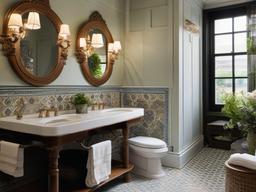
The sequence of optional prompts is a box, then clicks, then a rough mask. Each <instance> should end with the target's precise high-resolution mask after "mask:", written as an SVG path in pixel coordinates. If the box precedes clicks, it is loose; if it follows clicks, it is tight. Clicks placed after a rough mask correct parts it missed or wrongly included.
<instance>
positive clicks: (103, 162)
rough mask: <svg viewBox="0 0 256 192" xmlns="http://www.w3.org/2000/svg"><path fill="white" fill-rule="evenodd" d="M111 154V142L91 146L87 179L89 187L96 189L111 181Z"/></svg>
mask: <svg viewBox="0 0 256 192" xmlns="http://www.w3.org/2000/svg"><path fill="white" fill-rule="evenodd" d="M111 153H112V147H111V141H110V140H107V141H104V142H101V143H97V144H94V145H92V146H91V149H90V150H89V157H88V161H87V166H86V167H87V176H86V179H85V182H86V185H87V186H88V187H94V186H95V185H98V184H100V183H101V182H103V181H105V180H107V179H109V175H110V174H111Z"/></svg>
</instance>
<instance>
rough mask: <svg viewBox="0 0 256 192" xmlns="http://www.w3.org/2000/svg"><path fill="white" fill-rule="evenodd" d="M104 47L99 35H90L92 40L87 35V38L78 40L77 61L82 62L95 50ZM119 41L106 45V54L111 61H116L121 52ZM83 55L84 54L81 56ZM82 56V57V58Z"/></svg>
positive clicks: (101, 37)
mask: <svg viewBox="0 0 256 192" xmlns="http://www.w3.org/2000/svg"><path fill="white" fill-rule="evenodd" d="M103 46H104V41H103V36H102V34H100V33H98V34H97V33H95V34H93V35H92V39H90V36H89V35H88V36H87V38H80V39H79V47H80V49H79V50H78V53H77V55H79V58H80V59H79V60H84V59H86V58H88V57H90V56H91V55H92V53H94V51H95V49H98V48H101V47H103ZM121 49H122V47H121V43H120V41H115V42H114V43H109V44H108V53H109V54H110V58H111V60H116V59H117V58H118V55H119V53H120V51H121ZM81 53H84V54H81ZM82 55H83V57H82Z"/></svg>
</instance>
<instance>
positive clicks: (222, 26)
mask: <svg viewBox="0 0 256 192" xmlns="http://www.w3.org/2000/svg"><path fill="white" fill-rule="evenodd" d="M213 28H214V33H213V35H212V36H213V37H212V38H214V50H213V51H212V52H213V54H212V58H213V63H214V70H213V71H214V82H213V83H214V85H213V89H214V92H215V93H214V98H215V101H214V104H215V105H221V104H223V99H222V98H223V95H224V94H225V93H234V94H235V93H239V92H242V91H243V92H247V89H248V86H247V79H248V77H247V60H248V59H247V33H248V31H247V16H246V15H241V16H234V17H227V18H222V19H214V27H213Z"/></svg>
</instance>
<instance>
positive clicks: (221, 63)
mask: <svg viewBox="0 0 256 192" xmlns="http://www.w3.org/2000/svg"><path fill="white" fill-rule="evenodd" d="M215 77H232V57H231V56H219V57H215Z"/></svg>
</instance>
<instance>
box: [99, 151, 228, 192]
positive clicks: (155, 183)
mask: <svg viewBox="0 0 256 192" xmlns="http://www.w3.org/2000/svg"><path fill="white" fill-rule="evenodd" d="M229 156H230V152H229V151H225V150H219V149H213V148H204V149H202V150H201V152H200V153H198V155H197V156H195V157H194V158H193V159H192V160H191V161H190V162H189V163H188V164H187V165H186V166H185V167H184V168H183V169H182V170H178V169H171V168H165V169H164V171H165V172H166V176H165V177H163V178H160V179H155V180H148V179H145V178H142V177H138V176H135V175H133V180H132V182H130V183H115V184H114V185H113V186H110V187H108V188H107V189H104V192H224V191H225V190H224V184H225V169H224V162H225V161H226V160H227V159H228V158H229Z"/></svg>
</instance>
